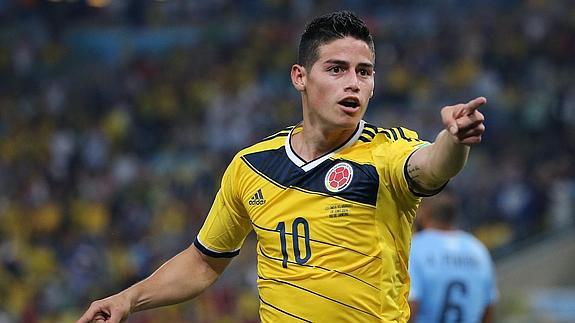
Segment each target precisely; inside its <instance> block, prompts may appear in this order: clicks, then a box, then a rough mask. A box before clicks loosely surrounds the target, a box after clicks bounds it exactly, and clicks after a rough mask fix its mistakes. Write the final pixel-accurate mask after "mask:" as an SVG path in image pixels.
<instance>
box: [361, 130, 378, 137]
mask: <svg viewBox="0 0 575 323" xmlns="http://www.w3.org/2000/svg"><path fill="white" fill-rule="evenodd" d="M376 134H377V130H376V129H371V128H368V127H365V128H363V132H362V135H368V136H370V137H371V138H372V139H373V138H375V135H376Z"/></svg>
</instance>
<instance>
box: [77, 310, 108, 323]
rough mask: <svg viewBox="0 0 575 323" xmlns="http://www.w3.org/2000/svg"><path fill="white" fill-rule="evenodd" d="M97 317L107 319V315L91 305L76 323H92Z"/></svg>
mask: <svg viewBox="0 0 575 323" xmlns="http://www.w3.org/2000/svg"><path fill="white" fill-rule="evenodd" d="M97 319H105V316H104V315H103V314H102V311H101V310H100V309H98V308H94V307H93V306H90V308H88V310H87V311H86V313H84V315H82V317H80V318H79V319H78V320H77V321H76V323H90V322H92V321H94V320H97Z"/></svg>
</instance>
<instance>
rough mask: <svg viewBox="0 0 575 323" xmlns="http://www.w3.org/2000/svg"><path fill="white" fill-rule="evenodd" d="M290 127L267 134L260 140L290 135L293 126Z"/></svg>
mask: <svg viewBox="0 0 575 323" xmlns="http://www.w3.org/2000/svg"><path fill="white" fill-rule="evenodd" d="M288 128H289V129H284V130H280V131H279V132H277V133H275V134H273V135H271V136H267V137H265V138H264V139H262V140H260V142H262V141H268V140H272V139H275V138H277V137H287V136H288V135H289V133H290V131H291V128H292V127H288Z"/></svg>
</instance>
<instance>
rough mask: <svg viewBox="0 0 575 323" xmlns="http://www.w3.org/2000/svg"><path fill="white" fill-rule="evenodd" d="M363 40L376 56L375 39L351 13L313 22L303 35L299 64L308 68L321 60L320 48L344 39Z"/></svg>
mask: <svg viewBox="0 0 575 323" xmlns="http://www.w3.org/2000/svg"><path fill="white" fill-rule="evenodd" d="M347 36H350V37H353V38H356V39H359V40H363V41H364V42H366V43H367V45H368V46H369V49H371V52H372V53H373V54H374V55H375V46H374V44H373V38H372V37H371V33H370V32H369V29H368V28H367V26H366V25H365V23H364V22H363V21H362V20H361V19H359V18H358V17H357V16H356V15H355V14H354V13H353V12H351V11H337V12H333V13H330V14H327V15H323V16H320V17H317V18H315V19H314V20H312V21H311V22H310V23H309V24H308V25H307V26H306V28H305V31H304V32H303V34H302V35H301V39H300V43H299V49H298V61H297V62H298V64H299V65H302V66H304V67H306V68H308V67H310V66H312V65H313V64H314V63H315V62H316V61H317V59H318V58H319V53H318V48H319V47H320V46H322V45H324V44H327V43H329V42H331V41H333V40H336V39H341V38H344V37H347Z"/></svg>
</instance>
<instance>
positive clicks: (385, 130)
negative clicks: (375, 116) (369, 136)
mask: <svg viewBox="0 0 575 323" xmlns="http://www.w3.org/2000/svg"><path fill="white" fill-rule="evenodd" d="M381 132H383V134H385V136H386V137H387V139H391V132H390V131H389V129H381Z"/></svg>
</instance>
